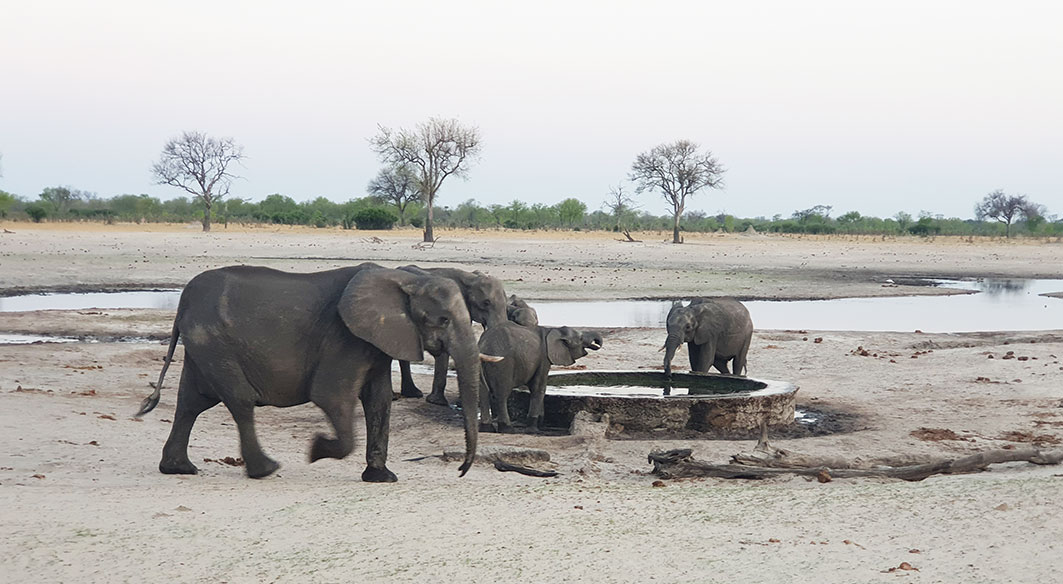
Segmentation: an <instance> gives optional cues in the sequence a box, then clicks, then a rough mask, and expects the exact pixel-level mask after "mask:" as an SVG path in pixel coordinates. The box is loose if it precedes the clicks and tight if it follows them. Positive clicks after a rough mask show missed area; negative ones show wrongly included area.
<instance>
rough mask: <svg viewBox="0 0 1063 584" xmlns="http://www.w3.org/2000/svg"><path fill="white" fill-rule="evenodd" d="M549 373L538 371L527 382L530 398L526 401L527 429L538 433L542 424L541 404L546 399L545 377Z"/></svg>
mask: <svg viewBox="0 0 1063 584" xmlns="http://www.w3.org/2000/svg"><path fill="white" fill-rule="evenodd" d="M548 372H549V371H540V372H538V373H536V374H535V377H533V378H532V379H531V381H529V382H528V389H529V390H530V393H531V398H530V399H529V400H528V429H529V430H531V431H532V432H539V431H540V430H541V427H542V423H543V411H544V408H543V402H544V401H545V399H546V376H547V373H548Z"/></svg>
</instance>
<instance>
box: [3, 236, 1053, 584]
mask: <svg viewBox="0 0 1063 584" xmlns="http://www.w3.org/2000/svg"><path fill="white" fill-rule="evenodd" d="M3 227H6V228H7V229H8V230H10V231H12V232H13V233H2V234H0V293H5V294H10V293H11V292H13V291H19V290H22V291H28V290H113V289H121V288H126V287H136V288H140V287H145V286H180V285H182V284H183V283H184V282H185V281H187V280H188V278H190V277H191V276H193V275H195V274H196V273H198V272H200V271H202V270H204V269H207V268H212V267H216V266H222V265H229V264H234V263H250V264H259V265H268V266H273V267H278V268H282V269H290V270H297V271H312V270H317V269H325V268H331V267H334V266H340V265H349V264H351V263H356V262H360V261H364V260H371V261H375V262H378V263H381V264H384V265H388V266H397V265H402V264H407V263H417V264H421V265H439V264H447V265H460V266H464V267H467V268H470V269H482V270H485V271H488V272H490V273H492V274H494V275H497V276H499V277H501V278H502V279H503V280H504V281H505V283H506V287H507V291H509V292H514V293H517V294H520V295H522V296H525V297H528V298H531V299H574V298H649V297H662V298H663V297H675V296H694V295H715V294H728V295H733V296H738V297H741V298H831V297H842V296H879V295H897V294H926V293H940V291H939V290H936V289H932V288H923V287H912V286H905V285H900V286H896V285H885V286H884V285H883V283H884V281H885V280H886V279H887V278H891V279H893V280H895V281H897V282H904V280H903V277H906V276H949V277H965V276H966V277H972V276H1013V277H1042V278H1061V277H1063V271H1061V270H1063V261H1061V256H1063V247H1061V246H1060V244H1059V243H1057V242H1030V241H1018V242H1007V241H1000V240H992V241H989V240H967V239H962V240H961V239H950V238H936V239H934V240H922V239H907V238H904V239H889V238H887V239H885V240H883V239H882V238H863V237H834V238H812V237H783V236H765V235H708V236H701V237H697V236H689V237H688V239H687V243H686V244H684V245H681V246H674V245H671V244H668V243H665V240H666V239H667V238H668V234H666V233H643V234H638V235H636V237H638V238H639V239H642V240H643V242H641V243H623V242H620V241H618V240H617V239H616V238H615V237H613V236H612V235H611V234H601V233H596V234H587V233H579V234H574V233H553V232H538V233H526V232H517V233H500V232H494V231H485V232H473V231H441V232H440V233H439V235H440V240H439V241H438V242H437V243H436V244H435V245H434V246H424V245H421V244H419V243H418V242H419V241H420V234H419V233H418V232H415V231H412V230H410V231H396V232H384V233H379V232H378V233H364V232H362V233H360V232H352V231H340V230H313V229H298V228H296V229H290V228H242V229H237V228H235V227H234V228H230V229H228V230H226V229H223V228H220V227H219V228H217V229H216V231H215V232H214V233H211V234H203V233H200V232H199V231H198V226H196V225H192V226H137V225H115V226H106V227H103V226H97V225H74V226H71V225H61V226H54V225H45V226H38V225H28V224H17V223H16V224H12V223H7V224H5V225H4V226H3ZM171 319H172V314H171V313H169V312H167V311H159V310H92V311H87V310H86V311H59V312H56V311H49V312H35V313H0V332H26V333H42V334H43V333H46V334H74V335H79V334H81V335H97V336H105V337H106V336H124V335H130V336H148V337H153V338H162V337H163V336H165V335H166V333H167V331H168V329H169V327H170V325H171V322H172V321H171ZM1049 324H1051V325H1053V326H1055V328H1056V329H1057V330H1049V331H1039V332H1014V333H1006V332H1004V333H972V334H919V333H915V332H906V333H868V332H860V331H812V330H810V331H777V330H758V331H757V332H756V334H755V336H754V342H753V348H752V350H751V354H750V365H749V369H750V373H751V375H753V376H755V377H763V378H770V379H782V380H787V381H791V382H793V383H796V384H797V385H799V386H800V388H801V389H800V391H799V393H798V404H799V407H803V408H807V409H815V410H820V411H825V412H832V413H834V414H836V415H838V419H841V420H844V421H845V423H846V424H847V426H846V428H845V429H846V430H847V431H844V432H837V433H831V434H827V435H821V436H815V437H806V438H799V439H779V440H777V441H776V444H777V445H778V446H781V447H785V448H788V449H791V450H795V451H800V452H805V453H811V454H823V455H840V456H847V457H851V458H863V459H868V458H876V457H883V456H890V457H894V458H902V459H903V458H910V459H912V460H916V459H920V458H922V457H926V456H959V455H962V454H966V453H971V452H975V451H979V450H984V449H988V448H993V447H1001V446H1004V445H1008V444H1013V445H1018V444H1019V443H1026V442H1031V441H1033V442H1035V443H1037V444H1042V445H1045V446H1049V447H1052V446H1053V445H1055V444H1057V443H1058V442H1059V441H1060V439H1061V438H1063V360H1061V358H1060V356H1063V330H1058V329H1063V326H1060V325H1059V324H1058V323H1049ZM603 334H604V336H605V347H604V349H603V350H602V351H599V352H598V353H594V354H592V355H590V356H588V357H586V358H585V359H583V360H581V361H580V365H585V366H587V367H588V368H604V369H613V368H623V369H632V368H639V367H646V368H650V367H656V366H658V365H659V364H660V358H661V357H660V354H659V353H658V352H657V348H658V347H660V344H661V342H662V340H663V337H664V332H663V329H652V328H642V329H639V328H627V329H606V330H603ZM817 338H819V339H822V340H821V341H820V342H815V340H816V339H817ZM857 347H863V348H865V349H866V350H867V351H868V353H869V354H868V355H867V356H863V355H859V354H854V351H855V350H856V349H857ZM1009 351H1012V352H1014V355H1015V356H1018V357H1027V359H1023V360H1020V359H1003V358H1001V357H1003V356H1004V355H1006V354H1007V353H1008V352H1009ZM164 353H165V347H164V346H162V345H159V344H157V343H107V342H104V343H72V344H36V345H0V444H2V445H3V449H2V450H0V526H2V528H3V532H4V534H5V536H4V537H3V538H2V539H0V556H2V557H4V558H6V559H7V560H6V561H5V562H4V564H5V566H4V568H3V569H2V571H0V581H6V582H31V581H32V582H127V581H128V582H145V581H148V582H152V581H164V580H165V581H177V582H273V581H279V582H354V581H359V582H366V581H368V582H435V581H442V580H445V579H449V578H455V579H461V580H466V581H476V582H480V581H493V582H509V581H515V580H517V579H521V580H525V581H530V582H542V581H548V580H549V581H562V582H567V581H576V580H582V581H588V582H645V581H661V582H709V581H739V582H787V581H791V582H804V581H816V582H880V581H890V580H893V579H896V578H905V579H907V580H909V581H918V582H1034V581H1041V582H1050V581H1055V580H1056V579H1058V574H1059V572H1060V570H1061V569H1063V560H1061V559H1060V553H1059V551H1060V550H1059V549H1058V546H1059V543H1058V542H1060V541H1063V538H1061V536H1063V521H1061V519H1063V513H1061V511H1063V502H1061V497H1060V493H1061V492H1063V491H1061V487H1063V483H1061V477H1063V468H1061V467H1052V466H1048V467H1036V466H1033V465H1029V464H1011V465H1004V466H1001V467H994V468H992V470H991V471H989V472H984V473H980V474H976V475H965V476H937V477H932V478H930V479H927V480H925V481H922V482H918V483H906V482H901V481H892V480H881V479H875V480H872V479H859V480H856V479H851V480H835V481H833V482H829V483H825V484H821V483H818V482H815V481H807V480H805V479H802V478H779V479H773V480H768V481H757V482H752V481H727V480H715V479H714V480H683V481H665V482H664V486H658V487H654V486H652V484H653V483H654V481H655V480H656V477H654V476H652V475H650V474H649V470H650V465H649V464H648V463H647V461H646V455H647V453H649V452H650V451H651V450H654V449H667V448H679V447H689V448H693V450H694V453H695V456H696V457H697V458H699V459H701V460H706V461H713V462H724V461H726V460H727V458H728V457H729V456H730V455H731V454H734V453H737V452H742V451H745V450H748V449H749V448H751V446H752V444H751V443H750V442H746V441H730V440H708V439H662V440H652V441H651V440H632V439H620V440H604V439H594V438H584V437H574V436H530V435H494V434H482V435H481V444H483V445H485V446H503V445H504V446H515V447H527V448H541V449H545V450H547V451H548V452H549V453H550V455H551V457H552V460H553V461H554V462H555V463H556V468H557V470H558V471H559V472H560V475H559V476H558V477H557V478H553V479H541V478H532V477H526V476H521V475H517V474H515V473H499V472H497V471H496V470H494V469H493V468H492V467H491V466H489V465H487V464H477V465H475V466H474V467H473V469H472V470H471V471H470V472H469V474H468V475H467V476H466V477H464V478H460V479H459V478H458V476H457V466H458V465H457V463H454V462H444V461H442V460H440V459H439V458H437V457H435V456H434V455H438V454H440V453H441V452H442V451H443V449H444V448H446V447H449V446H453V445H458V444H460V443H461V428H460V422H459V420H458V418H457V416H456V414H454V413H453V412H451V411H449V410H446V409H443V408H439V407H436V406H432V405H429V404H426V403H424V402H423V401H421V400H400V401H397V402H395V403H394V409H393V414H392V433H391V448H390V453H389V466H390V468H391V469H392V470H393V471H395V473H396V474H398V476H399V482H398V483H394V484H385V485H380V484H367V483H362V482H361V481H360V480H359V475H360V473H361V470H362V468H363V464H362V460H361V456H352V457H350V458H348V459H347V460H343V461H331V460H327V461H320V462H318V463H316V464H313V465H311V464H309V463H307V461H306V451H307V448H308V445H309V440H310V439H311V438H312V436H313V435H314V433H315V432H318V431H323V430H327V429H328V427H327V422H326V421H325V419H324V416H323V415H322V414H321V413H320V411H319V410H317V409H316V408H315V407H313V406H310V405H306V406H300V407H295V408H287V409H277V408H260V409H259V410H258V419H259V434H260V438H261V440H262V442H263V444H264V446H265V448H266V450H267V451H268V452H269V453H270V454H271V455H272V456H273V457H274V458H276V459H277V460H278V461H279V462H281V464H282V468H281V470H280V471H279V472H278V473H277V474H276V475H274V476H273V477H270V478H268V479H266V480H261V481H255V480H251V479H248V478H246V477H245V476H244V474H243V470H242V468H239V467H233V466H229V465H227V464H224V463H222V462H216V461H218V460H222V459H224V458H225V457H235V456H237V455H238V445H237V436H236V430H235V427H234V425H233V422H232V419H231V417H230V416H229V414H228V413H227V412H226V411H225V410H224V408H220V407H219V408H214V409H213V410H211V411H209V412H207V413H205V414H204V415H202V416H201V417H200V419H199V421H198V422H197V424H196V426H195V429H194V430H193V437H192V442H191V448H190V453H191V455H192V459H193V460H194V461H196V462H197V464H198V465H199V467H200V470H201V472H200V474H199V475H197V476H192V477H176V476H166V475H162V474H159V473H158V471H157V470H156V465H157V463H158V458H159V454H160V451H161V448H162V444H163V442H164V441H165V439H166V435H167V433H168V431H169V426H170V423H169V420H170V419H171V417H172V412H173V406H174V400H175V397H176V392H175V390H174V388H175V385H174V382H175V381H176V378H177V373H176V367H175V369H174V371H171V374H170V376H171V384H170V389H169V390H168V391H164V393H163V397H162V402H161V404H160V406H159V407H158V408H157V409H156V410H155V411H154V412H152V413H151V414H149V415H148V416H146V417H145V418H144V419H143V421H138V420H134V419H132V418H131V413H132V412H134V411H135V410H136V408H137V406H138V404H139V403H140V400H141V399H142V398H143V397H144V396H145V395H146V394H147V393H148V392H150V388H148V386H147V382H148V381H149V380H152V379H154V377H155V376H156V375H157V374H158V370H159V367H160V366H161V359H162V357H163V356H164ZM991 355H992V356H993V357H995V358H993V359H990V358H989V356H991ZM677 361H679V362H680V363H683V364H684V365H685V363H686V360H685V356H684V355H679V356H677ZM396 379H397V377H396ZM418 380H419V382H420V383H422V385H427V384H428V382H429V377H428V376H427V375H424V374H421V375H419V377H418ZM924 428H930V429H937V430H941V432H937V433H936V434H935V433H931V434H929V435H928V434H926V433H920V430H921V429H924ZM945 430H948V431H951V432H952V433H953V434H949V433H948V432H944V431H945ZM359 432H361V430H359ZM935 436H936V437H938V438H941V437H947V438H948V437H950V438H953V439H945V440H928V439H925V438H927V437H935ZM426 455H433V456H430V457H429V458H425V459H422V460H416V461H410V460H407V459H411V458H418V457H423V456H426ZM204 459H210V460H211V461H212V462H200V461H203V460H204ZM902 563H907V564H908V565H909V566H910V567H913V568H916V569H917V570H901V569H898V567H899V566H901V565H902ZM891 569H893V571H890V570H891Z"/></svg>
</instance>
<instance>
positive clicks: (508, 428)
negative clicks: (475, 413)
mask: <svg viewBox="0 0 1063 584" xmlns="http://www.w3.org/2000/svg"><path fill="white" fill-rule="evenodd" d="M498 433H499V434H516V433H517V429H516V428H514V427H513V425H512V424H503V423H501V422H500V423H499V424H498Z"/></svg>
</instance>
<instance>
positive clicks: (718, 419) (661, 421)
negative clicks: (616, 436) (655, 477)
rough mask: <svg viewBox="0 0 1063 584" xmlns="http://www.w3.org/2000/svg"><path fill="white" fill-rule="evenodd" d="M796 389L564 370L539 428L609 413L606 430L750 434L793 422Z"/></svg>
mask: <svg viewBox="0 0 1063 584" xmlns="http://www.w3.org/2000/svg"><path fill="white" fill-rule="evenodd" d="M796 394H797V387H796V386H795V385H793V384H791V383H786V382H783V381H772V380H767V379H754V378H750V377H736V376H731V375H714V374H710V373H676V372H673V373H672V374H671V377H670V378H667V377H666V376H665V374H664V372H662V371H565V372H559V373H552V374H550V377H549V379H548V381H547V388H546V398H545V400H544V404H543V405H544V410H545V412H544V415H543V425H544V426H546V427H548V428H569V427H570V426H571V424H572V420H573V418H574V417H575V415H576V413H577V412H581V411H582V412H587V413H588V414H591V415H597V414H608V416H609V425H610V430H611V432H613V433H617V432H629V433H630V432H649V431H680V430H687V431H690V430H693V431H696V432H700V433H704V434H706V435H711V436H714V437H739V436H749V435H752V434H755V433H756V432H757V431H759V429H760V426H761V423H762V422H763V421H764V420H767V422H768V426H769V427H771V428H782V427H788V426H790V425H791V424H793V423H794V405H795V401H796ZM528 398H529V394H528V392H527V391H514V392H513V394H512V395H511V398H510V415H511V416H513V417H514V419H515V420H519V419H523V417H524V416H525V415H526V413H527V407H528Z"/></svg>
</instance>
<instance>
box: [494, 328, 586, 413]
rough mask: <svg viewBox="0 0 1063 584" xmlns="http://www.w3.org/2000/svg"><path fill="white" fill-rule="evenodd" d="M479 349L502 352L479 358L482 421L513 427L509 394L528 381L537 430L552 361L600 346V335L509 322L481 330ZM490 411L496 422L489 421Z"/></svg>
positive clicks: (572, 357) (572, 360) (565, 359)
mask: <svg viewBox="0 0 1063 584" xmlns="http://www.w3.org/2000/svg"><path fill="white" fill-rule="evenodd" d="M479 344H480V351H481V352H482V353H483V354H486V355H494V356H497V357H502V359H501V360H500V361H497V362H485V363H482V364H481V371H482V373H481V375H480V412H481V416H482V417H481V419H480V427H481V428H483V429H484V430H486V431H490V430H492V429H497V430H498V431H499V432H508V431H511V430H512V422H511V421H510V419H509V409H508V407H509V394H510V392H511V391H512V390H513V389H514V388H516V387H521V386H527V387H528V389H529V390H530V391H531V401H530V402H529V405H528V427H529V428H531V429H532V430H538V429H539V426H540V424H542V420H543V399H544V397H545V395H546V377H547V375H548V374H549V373H550V366H551V365H571V364H573V363H575V362H576V359H579V358H580V357H583V356H585V355H586V354H587V349H591V350H593V351H597V350H598V349H600V348H601V347H602V336H601V335H600V334H598V333H596V332H581V331H578V330H576V329H573V328H569V327H567V326H563V327H557V328H555V327H544V326H537V325H536V326H523V325H520V324H517V323H514V322H507V323H505V324H502V325H499V326H497V327H492V328H490V329H487V330H486V331H484V333H483V335H481V336H480V343H479ZM488 411H490V412H491V416H492V419H493V420H494V424H493V425H492V424H490V423H488V414H487V412H488Z"/></svg>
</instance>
